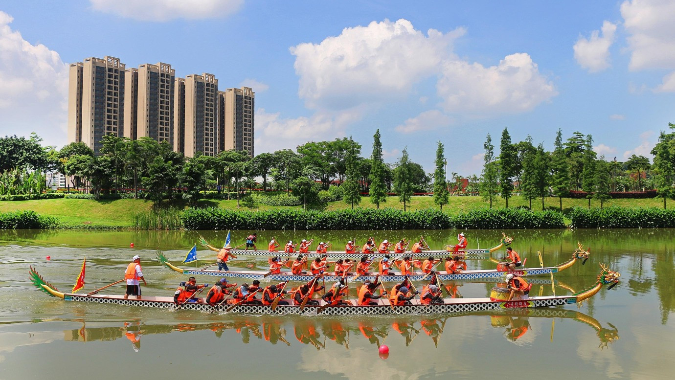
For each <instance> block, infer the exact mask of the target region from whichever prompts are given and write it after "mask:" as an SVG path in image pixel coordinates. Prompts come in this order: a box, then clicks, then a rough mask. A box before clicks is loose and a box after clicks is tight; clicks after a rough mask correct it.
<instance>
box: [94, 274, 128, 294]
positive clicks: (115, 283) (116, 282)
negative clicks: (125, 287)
mask: <svg viewBox="0 0 675 380" xmlns="http://www.w3.org/2000/svg"><path fill="white" fill-rule="evenodd" d="M124 280H125V279H124V278H123V279H121V280H119V281H115V282H113V283H112V284H109V285H106V286H104V287H102V288H98V289H96V290H94V291H93V292H91V293H87V295H88V296H90V295H93V294H96V293H98V292H99V291H101V290H103V289H105V288H109V287H111V286H113V285H117V284H119V283H120V282H122V281H124Z"/></svg>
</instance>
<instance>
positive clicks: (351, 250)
mask: <svg viewBox="0 0 675 380" xmlns="http://www.w3.org/2000/svg"><path fill="white" fill-rule="evenodd" d="M345 253H356V247H355V246H354V244H347V245H345Z"/></svg>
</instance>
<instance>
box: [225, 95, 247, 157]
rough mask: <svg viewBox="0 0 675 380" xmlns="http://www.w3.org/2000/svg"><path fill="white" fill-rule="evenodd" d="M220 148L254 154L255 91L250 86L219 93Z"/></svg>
mask: <svg viewBox="0 0 675 380" xmlns="http://www.w3.org/2000/svg"><path fill="white" fill-rule="evenodd" d="M219 104H220V150H233V149H234V150H237V151H244V152H246V153H248V155H249V156H250V157H253V155H254V145H253V132H254V123H253V109H254V106H255V92H253V90H252V89H251V88H250V87H242V88H241V89H239V88H228V89H227V90H226V91H224V92H220V94H219Z"/></svg>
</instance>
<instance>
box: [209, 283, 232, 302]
mask: <svg viewBox="0 0 675 380" xmlns="http://www.w3.org/2000/svg"><path fill="white" fill-rule="evenodd" d="M235 286H237V284H228V283H227V279H225V278H221V279H220V281H218V283H216V284H215V285H213V286H212V287H211V289H210V290H209V292H208V293H207V294H206V303H208V304H209V305H211V306H216V305H218V304H220V303H222V302H223V300H224V299H225V295H226V294H230V292H229V291H228V290H227V288H232V287H235Z"/></svg>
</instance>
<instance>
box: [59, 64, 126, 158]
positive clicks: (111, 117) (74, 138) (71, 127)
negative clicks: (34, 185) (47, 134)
mask: <svg viewBox="0 0 675 380" xmlns="http://www.w3.org/2000/svg"><path fill="white" fill-rule="evenodd" d="M80 67H81V70H80ZM124 71H125V66H124V64H123V63H121V62H120V60H119V58H115V57H108V56H106V57H105V58H103V59H100V58H93V57H92V58H87V59H85V60H84V62H82V63H75V64H73V65H71V66H70V83H69V96H70V97H69V99H68V103H69V105H68V111H69V115H68V142H78V141H82V142H84V143H85V144H87V146H89V147H90V148H92V149H93V150H94V152H96V153H98V151H99V150H100V149H101V147H102V144H101V139H102V138H103V136H105V135H107V134H112V135H114V136H123V134H124V79H125V77H124Z"/></svg>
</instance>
